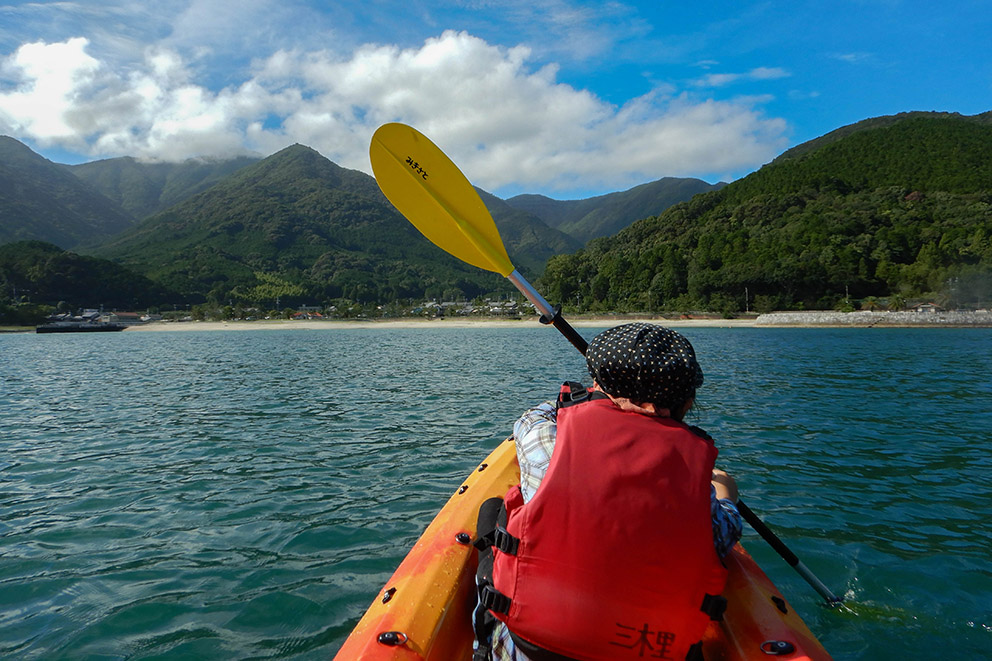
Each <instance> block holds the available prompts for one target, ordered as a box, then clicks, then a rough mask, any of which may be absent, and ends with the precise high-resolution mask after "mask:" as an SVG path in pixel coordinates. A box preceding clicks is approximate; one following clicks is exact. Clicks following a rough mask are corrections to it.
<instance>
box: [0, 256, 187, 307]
mask: <svg viewBox="0 0 992 661" xmlns="http://www.w3.org/2000/svg"><path fill="white" fill-rule="evenodd" d="M0 292H4V293H7V294H9V298H7V297H6V296H4V297H0V323H26V324H34V323H38V322H39V321H41V318H43V317H44V315H45V314H46V313H47V312H48V309H47V307H43V306H59V305H60V306H61V307H62V308H64V309H65V310H66V311H76V310H78V309H79V308H82V307H101V306H104V307H106V308H107V309H108V310H112V309H121V310H139V309H144V308H146V307H148V306H153V305H162V304H164V303H167V302H169V301H170V300H171V301H172V302H175V303H178V302H179V300H178V297H177V296H176V294H175V293H174V292H170V291H168V290H167V289H165V288H164V287H162V286H161V285H158V284H157V283H154V282H152V281H151V280H149V279H148V278H145V277H144V276H141V275H138V274H137V273H135V272H133V271H130V270H128V269H126V268H124V267H122V266H120V265H119V264H115V263H114V262H111V261H108V260H105V259H97V258H95V257H86V256H83V255H77V254H75V253H72V252H68V251H65V250H62V249H61V248H59V247H58V246H55V245H52V244H50V243H44V242H42V241H21V242H15V243H8V244H5V245H2V246H0Z"/></svg>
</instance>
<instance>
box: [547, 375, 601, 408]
mask: <svg viewBox="0 0 992 661" xmlns="http://www.w3.org/2000/svg"><path fill="white" fill-rule="evenodd" d="M593 399H609V395H607V394H606V393H605V392H602V391H599V390H592V391H590V390H589V389H587V388H586V387H585V386H584V385H582V384H581V383H579V382H578V381H566V382H565V383H563V384H562V386H561V390H559V391H558V403H557V408H559V409H561V408H565V407H566V406H574V405H575V404H581V403H582V402H588V401H591V400H593Z"/></svg>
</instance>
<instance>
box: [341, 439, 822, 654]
mask: <svg viewBox="0 0 992 661" xmlns="http://www.w3.org/2000/svg"><path fill="white" fill-rule="evenodd" d="M519 481H520V470H519V467H518V466H517V455H516V446H515V444H514V442H513V439H512V438H511V439H507V440H505V441H503V442H502V443H501V444H500V445H499V446H498V447H497V448H496V449H495V450H493V452H492V453H491V454H490V455H489V456H488V457H487V458H486V459H485V461H483V462H482V463H481V464H480V465H479V467H478V468H476V469H475V470H474V471H472V473H471V474H470V475H469V477H468V478H467V479H466V480H465V481H464V482H463V483H462V485H461V486H460V487H459V488H458V489H457V491H455V493H454V495H453V496H451V498H450V499H449V500H448V502H447V504H445V506H444V507H443V508H442V509H441V511H440V512H438V514H437V516H436V517H435V518H434V520H433V521H432V522H431V524H430V525H429V526H427V529H426V530H425V531H424V533H423V535H421V537H420V539H419V540H418V541H417V542H416V544H414V546H413V548H412V549H411V550H410V552H409V553H408V554H407V556H406V558H405V559H404V560H403V561H402V562H401V563H400V566H399V567H398V568H397V569H396V572H395V573H394V574H393V576H392V578H390V579H389V581H388V582H387V583H386V585H385V587H384V588H383V590H382V592H381V593H380V594H378V595H377V596H376V598H375V600H374V601H373V602H372V605H371V606H370V607H369V609H368V610H367V611H366V613H365V615H364V617H362V618H361V620H359V622H358V624H357V625H356V626H355V628H354V630H353V631H352V632H351V634H350V635H349V636H348V638H347V640H345V642H344V645H343V646H342V647H341V649H340V650H339V651H338V653H337V656H335V659H337V660H339V661H355V660H357V659H363V660H370V661H378V660H380V659H381V660H387V659H388V660H396V661H400V660H410V661H416V660H424V661H470V660H471V658H472V643H473V633H472V627H471V613H472V609H473V608H474V607H475V603H476V596H475V572H476V567H477V553H476V550H475V547H473V546H472V542H473V541H474V540H475V532H476V531H475V527H476V521H477V518H478V514H479V506H480V505H481V504H482V502H483V501H485V500H486V499H487V498H491V497H493V496H500V497H502V496H503V495H504V494H505V493H506V491H507V490H508V489H509V488H510V487H511V486H513V485H515V484H517V483H518V482H519ZM725 562H726V565H727V568H728V570H729V575H728V578H727V586H726V588H725V589H724V592H723V596H724V597H726V598H727V610H726V612H725V613H724V616H723V621H722V622H712V623H710V626H709V628H708V629H707V630H706V633H705V635H704V637H703V656H704V658H705V659H706V661H724V660H726V661H736V660H742V659H768V658H769V656H776V657H779V658H781V659H790V660H795V659H810V660H814V661H819V660H823V659H830V655H829V654H827V652H826V650H825V649H824V648H823V646H822V645H821V644H820V642H819V641H818V640H817V639H816V637H815V636H814V635H813V634H812V633H811V632H810V630H809V628H808V627H807V626H806V624H805V623H804V622H803V621H802V618H800V617H799V615H798V614H797V613H796V612H795V611H794V610H793V609H792V607H791V606H790V605H789V603H788V601H786V599H785V597H783V596H782V594H781V593H780V592H779V591H778V590H777V589H776V588H775V586H774V585H773V584H772V582H771V580H769V578H768V577H767V576H766V575H765V573H764V572H763V571H762V570H761V568H760V567H758V565H757V563H755V561H754V560H753V559H752V558H751V556H750V555H748V553H747V551H745V550H744V548H743V547H742V546H741V545H740V544H737V545H736V546H735V547H734V549H733V550H732V551H731V552H730V554H728V556H727V557H726V558H725Z"/></svg>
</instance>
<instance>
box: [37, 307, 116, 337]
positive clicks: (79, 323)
mask: <svg viewBox="0 0 992 661" xmlns="http://www.w3.org/2000/svg"><path fill="white" fill-rule="evenodd" d="M125 328H127V324H119V323H114V322H108V321H100V313H99V312H92V313H89V314H86V313H83V314H82V315H78V316H73V315H70V314H57V315H53V316H51V317H49V318H48V319H47V320H46V321H45V323H43V324H39V325H38V326H36V327H35V329H34V330H35V332H36V333H113V332H116V331H122V330H124V329H125Z"/></svg>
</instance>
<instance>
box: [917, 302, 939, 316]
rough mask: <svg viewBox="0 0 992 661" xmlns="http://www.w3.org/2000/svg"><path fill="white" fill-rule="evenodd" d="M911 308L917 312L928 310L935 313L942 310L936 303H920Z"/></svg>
mask: <svg viewBox="0 0 992 661" xmlns="http://www.w3.org/2000/svg"><path fill="white" fill-rule="evenodd" d="M913 309H914V310H916V311H917V312H929V313H930V314H936V313H938V312H943V311H944V308H942V307H940V306H939V305H937V304H936V303H920V304H919V305H917V306H916V307H914V308H913Z"/></svg>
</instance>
